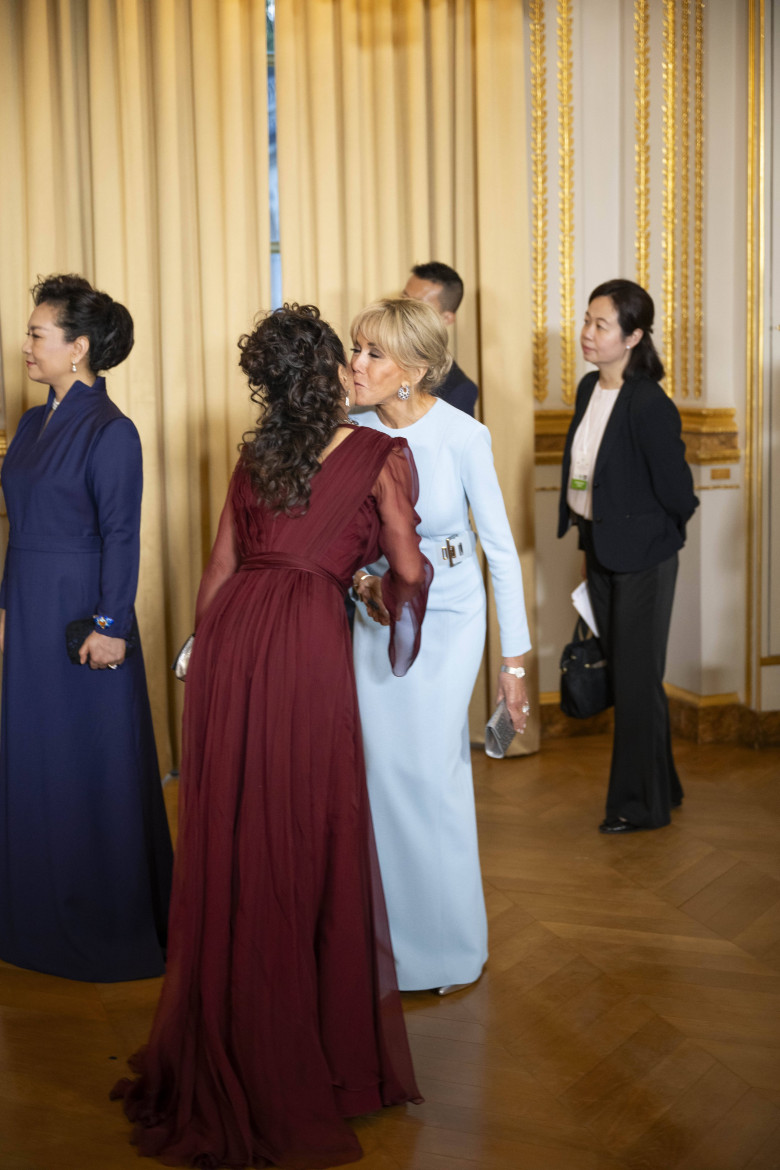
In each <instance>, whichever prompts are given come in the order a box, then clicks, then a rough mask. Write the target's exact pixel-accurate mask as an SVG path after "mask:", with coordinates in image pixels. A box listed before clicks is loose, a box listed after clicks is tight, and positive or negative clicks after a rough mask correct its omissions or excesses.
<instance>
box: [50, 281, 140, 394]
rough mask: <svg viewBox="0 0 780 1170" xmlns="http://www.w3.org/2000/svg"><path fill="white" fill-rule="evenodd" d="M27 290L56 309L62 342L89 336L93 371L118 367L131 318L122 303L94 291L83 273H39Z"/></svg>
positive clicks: (125, 348) (128, 347)
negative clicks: (52, 274) (62, 336)
mask: <svg viewBox="0 0 780 1170" xmlns="http://www.w3.org/2000/svg"><path fill="white" fill-rule="evenodd" d="M31 291H32V295H33V300H34V302H35V304H36V305H43V304H46V305H51V306H52V307H53V308H54V309H56V312H57V324H58V325H59V327H60V329H61V330H62V331H63V333H64V334H65V340H66V341H75V340H76V338H77V337H87V338H88V339H89V353H88V354H87V362H88V364H89V368H90V369H91V370H92V372H93V373H94V374H97V373H99V372H100V371H101V370H111V369H113V368H114V366H118V365H119V363H120V362H123V361H124V360H125V358H126V357H127V355H128V354H129V353H130V350H131V349H132V348H133V342H134V340H135V338H134V336H133V318H132V317H131V316H130V314H129V313H128V311H127V309H126V308H125V306H124V305H120V304H119V302H118V301H115V300H113V299H112V298H111V297H110V296H109V295H108V293H104V292H98V291H97V289H94V288H93V287H92V285H91V284H90V283H89V281H88V280H85V279H84V277H83V276H76V275H75V274H73V273H68V274H65V275H60V276H45V277H43V276H41V277H38V283H37V284H36V285H35V287H34V288H33V289H32V290H31Z"/></svg>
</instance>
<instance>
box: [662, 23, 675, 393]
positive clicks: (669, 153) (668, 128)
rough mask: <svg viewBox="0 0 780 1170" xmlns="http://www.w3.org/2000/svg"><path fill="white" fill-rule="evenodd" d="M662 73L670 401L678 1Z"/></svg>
mask: <svg viewBox="0 0 780 1170" xmlns="http://www.w3.org/2000/svg"><path fill="white" fill-rule="evenodd" d="M663 45H664V49H663V73H664V105H663V175H664V192H663V233H662V251H663V279H662V290H663V319H664V365H665V366H666V384H665V386H664V389H665V390H666V393H667V394H668V395H669V397H670V398H673V397H674V391H675V359H676V352H675V350H676V345H675V340H676V339H675V333H676V321H675V292H676V282H675V265H674V260H675V255H674V237H675V226H676V218H677V217H676V214H675V196H676V186H675V161H676V149H675V147H676V138H677V133H676V132H677V125H676V123H677V118H676V108H675V103H676V96H677V87H676V84H675V65H676V58H677V51H676V23H675V0H664V14H663Z"/></svg>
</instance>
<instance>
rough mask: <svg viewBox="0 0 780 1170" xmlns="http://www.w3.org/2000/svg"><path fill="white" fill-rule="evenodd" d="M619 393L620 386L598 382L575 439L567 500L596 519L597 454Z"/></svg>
mask: <svg viewBox="0 0 780 1170" xmlns="http://www.w3.org/2000/svg"><path fill="white" fill-rule="evenodd" d="M619 393H620V388H619V387H618V389H617V390H605V389H604V387H603V386H596V388H595V390H594V391H593V393H592V394H591V396H590V402H589V403H588V406H587V409H586V411H585V414H584V415H583V416H582V421H581V423H580V425H579V426H578V427H577V430H576V433H575V435H574V439H573V441H572V445H571V465H570V468H569V483H568V487H567V491H566V501H567V503H568V505H569V507H570V508H571V510H572V512H576V513H577V515H578V516H583V517H584V518H585V519H586V520H592V519H593V471H594V469H595V467H596V456H597V455H598V453H599V447H600V446H601V440H602V439H603V438H604V431H605V430H606V429H607V423H608V422H609V416H610V415H611V414H612V410H613V408H614V405H615V403H616V402H617V396H618V394H619Z"/></svg>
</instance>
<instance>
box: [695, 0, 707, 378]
mask: <svg viewBox="0 0 780 1170" xmlns="http://www.w3.org/2000/svg"><path fill="white" fill-rule="evenodd" d="M695 3H696V7H695V17H694V20H695V29H694V54H693V56H694V65H693V68H694V83H693V134H694V138H693V396H694V398H701V393H702V386H703V383H704V378H703V368H704V296H703V290H704V0H695Z"/></svg>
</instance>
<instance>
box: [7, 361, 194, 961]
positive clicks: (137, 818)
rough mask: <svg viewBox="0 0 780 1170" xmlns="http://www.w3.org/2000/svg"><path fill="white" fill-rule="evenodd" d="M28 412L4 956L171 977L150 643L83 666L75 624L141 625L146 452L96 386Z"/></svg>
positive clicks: (10, 713) (12, 480)
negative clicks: (119, 660) (114, 664)
mask: <svg viewBox="0 0 780 1170" xmlns="http://www.w3.org/2000/svg"><path fill="white" fill-rule="evenodd" d="M53 397H54V395H53V391H51V390H50V391H49V401H48V403H47V405H46V406H37V407H34V408H33V409H32V410H29V411H27V413H26V414H25V415H24V416H23V417H22V420H21V422H20V424H19V429H18V431H17V433H16V435H15V437H14V439H13V442H12V443H11V445H10V447H9V450H8V454H7V456H6V459H5V465H4V467H3V474H2V484H3V490H4V492H5V498H6V503H7V507H8V516H9V520H10V539H9V546H8V552H7V555H6V564H5V574H4V577H3V584H2V590H0V608H4V609H5V611H6V626H5V655H4V659H3V704H2V727H1V730H0V959H3V960H4V961H5V962H8V963H13V964H15V965H16V966H19V967H25V968H29V969H31V970H34V971H43V972H46V973H48V974H51V975H60V976H64V977H66V978H69V979H83V980H89V981H95V982H114V981H118V980H125V979H143V978H147V977H151V976H155V975H160V974H162V971H163V966H164V954H165V935H166V924H167V911H168V898H169V893H170V880H171V868H172V850H171V840H170V835H169V832H168V824H167V820H166V816H165V807H164V804H163V799H162V788H161V785H160V773H159V766H158V762H157V752H156V748H155V743H154V734H153V729H152V720H151V712H150V709H149V698H148V694H147V690H146V676H145V672H144V663H143V657H142V654H141V647H140V645H139V646H137V648H136V650H135V652H134V654H133V655H131V656H130V657H128V658H127V659H126V660H125V662H124V663H123V664H122V666H120V667H119V668H118V669H117V670H92V669H90V667H89V666H74V665H73V664H72V663H71V662H70V660H69V658H68V655H67V650H66V645H65V627H66V625H67V623H68V622H70V621H72V620H74V619H76V618H84V617H89V616H91V615H92V614H94V613H102V614H107V615H109V616H110V617H113V618H114V623H115V624H114V626H113V627H112V629H111V633H112V634H114V635H115V636H119V637H121V636H125V635H126V634H128V633H129V632H130V629H131V626H132V624H133V622H134V611H133V603H134V600H135V591H136V583H137V577H138V558H139V523H140V509H141V491H142V467H141V445H140V440H139V438H138V433H137V431H136V429H135V427H134V425H133V423H132V422H131V421H130V419H128V418H126V417H125V416H124V415H123V414H122V412H121V411H120V410H119V409H118V407H116V406H115V405H114V403H113V402H111V400H110V399H109V398H108V395H107V394H106V388H105V382H104V380H103V379H102V378H98V379H97V380H96V382H95V383H94V385H93V386H91V387H89V386H86V385H84V384H83V383H82V382H76V383H74V385H73V386H72V387H71V389H70V390H69V391H68V393H67V394H66V395H65V397H64V398H63V400H62V402H61V403H60V406H59V408H58V409H57V411H56V412H55V413H54V414H52V416H51V418H49V421H48V423H47V424H46V425H45V427H44V422H45V419H46V417H47V415H48V414H49V411H50V409H51V402H52V399H53Z"/></svg>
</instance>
